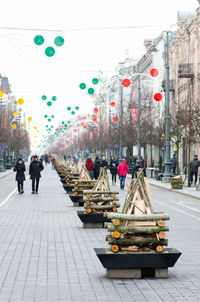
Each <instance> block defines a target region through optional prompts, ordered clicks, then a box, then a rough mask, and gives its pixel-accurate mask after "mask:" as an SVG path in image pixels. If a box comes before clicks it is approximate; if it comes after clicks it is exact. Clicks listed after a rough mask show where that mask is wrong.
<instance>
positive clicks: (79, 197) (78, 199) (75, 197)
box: [69, 194, 84, 204]
mask: <svg viewBox="0 0 200 302" xmlns="http://www.w3.org/2000/svg"><path fill="white" fill-rule="evenodd" d="M69 197H70V199H71V201H72V202H80V203H82V204H84V202H83V196H82V195H74V194H69Z"/></svg>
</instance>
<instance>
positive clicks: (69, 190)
mask: <svg viewBox="0 0 200 302" xmlns="http://www.w3.org/2000/svg"><path fill="white" fill-rule="evenodd" d="M63 188H64V189H65V191H66V192H71V191H72V190H73V189H74V186H68V185H63Z"/></svg>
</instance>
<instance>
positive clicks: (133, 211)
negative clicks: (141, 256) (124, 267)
mask: <svg viewBox="0 0 200 302" xmlns="http://www.w3.org/2000/svg"><path fill="white" fill-rule="evenodd" d="M104 217H106V218H108V219H111V221H112V223H109V224H108V225H107V228H108V231H109V232H110V234H109V235H108V236H107V238H106V239H107V241H108V243H109V245H111V249H108V252H113V253H120V252H121V253H123V252H129V253H131V252H152V251H154V252H159V253H162V252H163V251H164V246H167V245H168V240H167V239H165V232H166V231H169V228H168V227H167V226H166V225H165V220H169V214H166V213H163V212H160V213H155V212H153V208H152V203H151V199H150V193H149V187H148V182H147V179H144V175H143V172H142V170H140V171H139V173H138V175H137V178H135V179H132V181H131V184H130V187H129V190H128V194H127V196H126V199H125V203H124V207H123V209H122V213H109V212H107V213H104Z"/></svg>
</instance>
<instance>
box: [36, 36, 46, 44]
mask: <svg viewBox="0 0 200 302" xmlns="http://www.w3.org/2000/svg"><path fill="white" fill-rule="evenodd" d="M34 43H35V44H36V45H42V44H43V43H44V37H43V36H41V35H37V36H35V38H34Z"/></svg>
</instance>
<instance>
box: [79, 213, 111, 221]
mask: <svg viewBox="0 0 200 302" xmlns="http://www.w3.org/2000/svg"><path fill="white" fill-rule="evenodd" d="M77 215H78V217H79V218H80V220H81V221H82V222H83V223H100V222H101V223H104V222H111V220H110V219H108V218H105V217H104V216H103V214H92V213H91V214H84V211H77Z"/></svg>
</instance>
